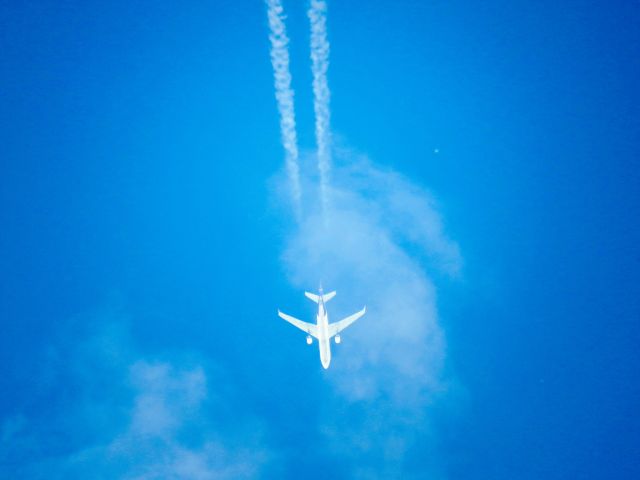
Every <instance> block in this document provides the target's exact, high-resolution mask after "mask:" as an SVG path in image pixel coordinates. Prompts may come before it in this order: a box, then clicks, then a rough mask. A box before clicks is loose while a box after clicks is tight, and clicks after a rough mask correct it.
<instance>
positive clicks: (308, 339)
mask: <svg viewBox="0 0 640 480" xmlns="http://www.w3.org/2000/svg"><path fill="white" fill-rule="evenodd" d="M312 343H313V338H311V335H307V345H311V344H312Z"/></svg>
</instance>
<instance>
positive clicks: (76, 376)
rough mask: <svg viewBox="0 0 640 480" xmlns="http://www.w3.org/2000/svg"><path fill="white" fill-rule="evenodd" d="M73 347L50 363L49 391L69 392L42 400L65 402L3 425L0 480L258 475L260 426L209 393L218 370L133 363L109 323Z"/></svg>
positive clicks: (191, 479)
mask: <svg viewBox="0 0 640 480" xmlns="http://www.w3.org/2000/svg"><path fill="white" fill-rule="evenodd" d="M85 320H86V319H85ZM73 343H74V344H75V345H76V346H75V347H73V348H72V349H70V350H68V349H66V348H61V347H60V345H57V346H54V347H52V350H51V355H50V361H51V363H52V364H55V370H56V373H55V374H54V376H53V377H54V378H52V379H51V380H52V385H51V386H50V387H49V389H55V388H56V387H55V385H57V384H59V385H61V386H63V388H64V391H65V392H69V393H66V394H64V395H62V394H61V393H60V392H57V394H56V395H51V392H50V391H48V392H46V395H47V396H52V397H53V398H60V397H62V398H64V399H65V402H64V403H61V404H54V405H50V406H47V407H46V408H42V405H41V406H40V408H38V411H40V410H43V413H42V414H36V413H30V414H24V415H19V416H16V417H12V418H8V419H5V420H4V422H3V425H2V431H3V436H2V438H0V452H4V453H0V476H2V477H3V478H45V477H46V478H50V479H74V478H78V479H79V478H101V479H125V480H145V479H158V478H163V479H187V480H200V479H210V478H215V479H223V480H224V479H230V480H231V479H251V478H258V477H260V475H261V474H262V473H263V468H264V467H265V465H266V464H267V463H268V462H269V460H271V454H270V453H269V450H268V449H267V448H265V447H264V445H263V442H262V434H261V431H262V430H263V429H262V423H261V422H260V421H258V420H257V419H255V418H247V417H246V416H245V415H242V414H239V412H237V411H234V409H233V407H232V406H231V405H230V404H229V403H228V401H229V399H228V398H222V397H221V396H219V395H217V394H216V392H215V391H214V385H218V384H227V383H226V382H223V381H221V380H226V379H221V378H219V377H220V376H221V375H222V372H221V371H217V370H216V369H215V368H214V367H212V366H211V365H208V364H207V362H204V361H198V360H197V359H196V360H194V359H193V358H191V357H189V358H171V359H168V358H152V357H148V356H142V355H140V354H138V353H137V352H136V350H135V349H134V348H133V343H132V341H131V339H130V338H129V337H128V334H127V331H126V329H125V328H123V324H122V323H119V322H118V321H114V322H111V321H109V322H108V323H105V324H102V325H101V326H100V328H99V330H97V331H96V332H94V333H93V334H90V335H88V336H87V337H86V338H84V339H77V338H76V339H74V342H73ZM225 393H227V394H228V393H229V392H225ZM225 418H234V423H233V425H229V424H228V421H226V420H225ZM5 455H6V458H3V457H4V456H5ZM8 459H11V461H10V462H9V461H8ZM97 472H99V475H98V473H97ZM96 475H98V476H97V477H96Z"/></svg>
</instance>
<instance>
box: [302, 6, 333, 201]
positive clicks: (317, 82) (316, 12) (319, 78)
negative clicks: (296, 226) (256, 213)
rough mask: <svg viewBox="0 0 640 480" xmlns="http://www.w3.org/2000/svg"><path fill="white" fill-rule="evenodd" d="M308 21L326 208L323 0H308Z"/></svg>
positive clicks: (327, 125) (326, 56)
mask: <svg viewBox="0 0 640 480" xmlns="http://www.w3.org/2000/svg"><path fill="white" fill-rule="evenodd" d="M308 16H309V21H310V23H311V72H312V74H313V109H314V112H315V122H316V123H315V133H316V145H317V148H318V150H317V155H318V170H319V174H320V201H321V204H322V208H323V211H324V212H325V213H326V212H327V210H328V209H329V177H330V173H331V131H330V122H331V111H330V109H329V100H330V96H331V93H330V91H329V84H328V82H327V70H328V69H329V41H328V40H327V3H326V2H325V1H324V0H311V4H310V6H309V10H308Z"/></svg>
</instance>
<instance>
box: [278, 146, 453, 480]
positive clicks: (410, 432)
mask: <svg viewBox="0 0 640 480" xmlns="http://www.w3.org/2000/svg"><path fill="white" fill-rule="evenodd" d="M341 154H342V155H343V156H344V157H345V158H344V159H342V160H344V162H342V163H344V164H345V165H347V166H346V167H344V168H336V169H335V170H334V177H333V182H332V190H331V197H332V206H331V210H330V218H331V222H330V223H329V224H328V225H326V227H325V228H317V225H318V223H319V222H321V218H319V217H318V216H316V217H312V218H309V219H308V220H307V221H306V222H305V223H303V224H301V225H300V226H299V228H298V229H297V230H296V231H295V232H294V234H293V235H292V237H291V239H290V241H289V243H288V245H287V247H286V250H285V253H284V255H283V260H284V265H285V268H286V270H287V272H288V275H289V278H290V279H291V282H292V283H293V285H295V287H296V288H297V289H300V290H302V289H310V288H313V287H315V286H316V285H317V284H318V281H319V280H322V282H323V284H324V285H325V288H328V289H329V288H330V289H336V290H337V291H338V296H337V297H336V299H335V300H332V305H330V313H331V314H332V315H333V320H338V319H339V318H340V317H342V316H344V315H346V314H348V313H351V312H352V311H354V310H356V309H359V308H361V307H362V305H363V304H366V305H367V314H366V315H365V316H364V317H363V318H362V319H361V320H359V321H358V322H356V323H355V324H354V325H353V326H352V327H350V328H349V329H348V330H346V331H345V332H344V334H343V335H342V337H343V342H342V343H341V344H340V345H338V346H334V350H335V354H334V355H335V358H334V360H333V362H332V364H331V368H330V369H329V370H328V372H327V375H326V378H327V380H328V381H329V382H330V383H331V385H332V386H333V388H334V392H335V397H334V398H333V399H332V400H331V401H329V402H327V403H326V404H325V405H324V408H323V415H322V418H323V423H322V424H321V425H320V428H321V430H322V431H323V432H324V433H325V435H326V438H327V441H328V442H329V449H330V450H331V451H333V452H334V454H336V455H338V456H341V457H344V458H345V459H348V460H351V462H350V464H351V465H353V466H357V467H354V469H353V470H352V472H351V473H352V477H353V478H411V475H410V472H409V471H408V470H407V467H406V458H407V455H409V454H410V452H411V448H412V446H413V445H414V444H415V442H416V441H418V440H420V441H422V442H423V443H424V442H427V443H429V442H430V441H431V440H432V439H433V435H431V434H430V432H429V429H430V414H429V406H430V405H431V404H432V403H433V402H434V401H435V400H436V399H438V398H439V397H440V396H442V394H443V392H444V391H445V390H446V388H447V387H446V385H447V382H446V379H444V378H443V368H444V361H445V354H446V345H445V338H444V333H443V329H442V326H441V322H440V319H439V317H438V310H437V302H436V288H435V285H434V282H433V280H432V278H431V275H429V273H428V271H429V270H430V269H432V270H433V271H435V270H439V271H442V272H445V273H447V274H456V273H457V272H458V271H459V269H460V266H461V257H460V254H459V251H458V247H457V245H456V244H455V243H454V242H452V241H451V240H450V239H448V238H447V237H446V235H445V234H444V229H443V225H442V220H441V217H440V215H439V214H438V212H437V210H436V209H435V202H434V201H433V199H432V197H431V196H430V195H429V194H428V192H426V191H425V190H424V189H422V188H420V187H419V186H417V185H415V184H414V183H413V182H411V181H409V180H408V179H407V178H405V177H403V176H401V175H400V174H398V173H395V172H393V171H390V170H383V169H380V168H377V167H375V166H374V165H372V164H371V163H370V162H369V161H367V160H366V158H364V157H363V156H358V155H357V154H355V153H353V152H351V151H349V150H344V151H342V153H341ZM435 463H437V462H434V466H433V467H432V468H431V469H430V473H431V474H434V475H435V474H436V473H437V470H438V469H437V466H436V465H435Z"/></svg>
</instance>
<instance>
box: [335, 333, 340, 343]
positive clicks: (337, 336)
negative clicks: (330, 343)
mask: <svg viewBox="0 0 640 480" xmlns="http://www.w3.org/2000/svg"><path fill="white" fill-rule="evenodd" d="M334 340H335V341H336V343H340V335H336V336H335V337H334Z"/></svg>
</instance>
